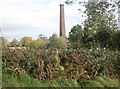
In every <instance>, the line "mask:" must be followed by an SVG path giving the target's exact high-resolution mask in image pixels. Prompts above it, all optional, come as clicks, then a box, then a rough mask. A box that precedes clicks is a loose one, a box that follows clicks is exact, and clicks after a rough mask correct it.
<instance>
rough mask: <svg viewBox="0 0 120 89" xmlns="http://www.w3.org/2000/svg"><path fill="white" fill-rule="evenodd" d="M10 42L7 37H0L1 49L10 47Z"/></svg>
mask: <svg viewBox="0 0 120 89" xmlns="http://www.w3.org/2000/svg"><path fill="white" fill-rule="evenodd" d="M8 45H9V43H8V40H7V39H6V38H5V37H0V46H1V48H0V49H6V48H7V47H8Z"/></svg>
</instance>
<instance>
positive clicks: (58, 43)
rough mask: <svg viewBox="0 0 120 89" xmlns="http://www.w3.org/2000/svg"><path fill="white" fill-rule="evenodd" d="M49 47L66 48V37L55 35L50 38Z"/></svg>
mask: <svg viewBox="0 0 120 89" xmlns="http://www.w3.org/2000/svg"><path fill="white" fill-rule="evenodd" d="M49 41H50V43H49V47H50V48H58V49H61V48H66V39H65V38H64V37H58V36H57V35H56V34H53V35H52V36H51V37H50V38H49Z"/></svg>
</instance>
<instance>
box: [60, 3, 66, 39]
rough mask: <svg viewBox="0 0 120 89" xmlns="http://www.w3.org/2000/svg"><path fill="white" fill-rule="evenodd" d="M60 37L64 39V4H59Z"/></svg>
mask: <svg viewBox="0 0 120 89" xmlns="http://www.w3.org/2000/svg"><path fill="white" fill-rule="evenodd" d="M60 36H63V37H66V32H65V18H64V4H60Z"/></svg>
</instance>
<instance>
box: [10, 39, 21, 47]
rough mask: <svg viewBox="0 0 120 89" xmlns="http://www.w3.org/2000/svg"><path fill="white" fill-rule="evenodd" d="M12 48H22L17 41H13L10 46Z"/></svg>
mask: <svg viewBox="0 0 120 89" xmlns="http://www.w3.org/2000/svg"><path fill="white" fill-rule="evenodd" d="M9 46H10V47H20V42H19V41H17V40H16V39H13V40H12V41H11V42H10V44H9Z"/></svg>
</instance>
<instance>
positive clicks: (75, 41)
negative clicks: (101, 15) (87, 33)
mask: <svg viewBox="0 0 120 89" xmlns="http://www.w3.org/2000/svg"><path fill="white" fill-rule="evenodd" d="M82 37H83V31H82V27H81V26H80V25H76V26H73V28H72V29H71V31H70V32H69V41H70V42H71V43H72V45H73V47H74V48H78V47H81V46H82Z"/></svg>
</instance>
